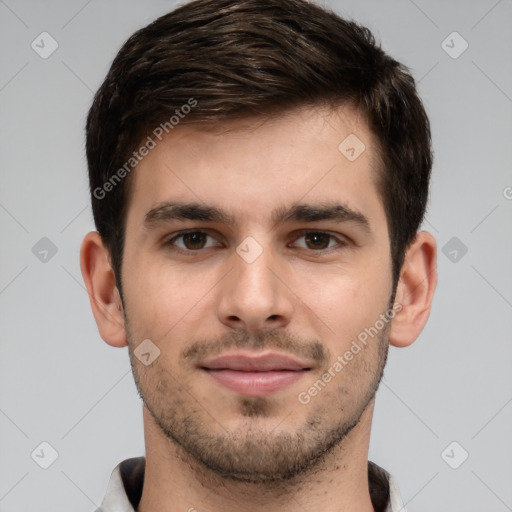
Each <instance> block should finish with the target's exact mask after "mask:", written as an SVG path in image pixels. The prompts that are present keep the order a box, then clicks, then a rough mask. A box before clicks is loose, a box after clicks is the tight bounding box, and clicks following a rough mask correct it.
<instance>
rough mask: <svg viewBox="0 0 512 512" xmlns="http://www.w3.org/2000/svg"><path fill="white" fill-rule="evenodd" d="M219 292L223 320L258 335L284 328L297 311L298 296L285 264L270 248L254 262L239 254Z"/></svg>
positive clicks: (219, 304) (234, 255)
mask: <svg viewBox="0 0 512 512" xmlns="http://www.w3.org/2000/svg"><path fill="white" fill-rule="evenodd" d="M232 261H233V267H232V270H231V271H230V272H229V273H228V274H227V276H226V278H225V279H223V280H222V281H221V283H220V288H219V290H218V293H219V295H220V296H219V300H218V302H217V303H218V310H217V313H218V317H219V320H220V321H221V322H222V323H223V324H225V325H227V326H228V327H230V328H232V329H243V330H246V331H248V332H258V331H262V330H266V329H275V328H284V327H286V325H288V324H289V322H290V320H291V318H292V314H293V310H294V295H293V292H292V291H291V289H290V288H289V287H288V286H289V285H287V282H286V281H287V277H286V271H285V268H284V267H285V265H284V264H281V265H280V264H279V262H278V261H277V258H276V257H275V255H273V254H272V252H271V251H270V250H269V249H264V250H263V252H262V253H261V254H260V255H259V256H258V258H256V259H255V260H254V261H250V260H246V259H244V258H243V257H242V256H240V255H239V254H238V253H234V254H233V256H232Z"/></svg>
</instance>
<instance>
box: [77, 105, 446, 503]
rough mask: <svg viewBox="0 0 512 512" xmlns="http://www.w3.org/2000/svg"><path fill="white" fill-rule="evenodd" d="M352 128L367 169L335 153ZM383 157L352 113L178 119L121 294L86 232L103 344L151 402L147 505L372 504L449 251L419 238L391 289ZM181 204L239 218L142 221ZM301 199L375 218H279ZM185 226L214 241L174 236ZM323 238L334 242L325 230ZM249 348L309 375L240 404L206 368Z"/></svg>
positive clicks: (85, 252) (153, 177)
mask: <svg viewBox="0 0 512 512" xmlns="http://www.w3.org/2000/svg"><path fill="white" fill-rule="evenodd" d="M351 133H353V134H356V135H357V137H358V138H359V139H360V140H361V141H363V143H364V144H365V147H366V149H365V150H364V151H363V153H362V154H361V155H360V156H359V157H358V158H357V159H356V160H355V161H353V162H351V161H349V160H348V159H347V158H345V156H344V155H342V154H341V152H340V151H339V150H338V145H339V144H340V142H341V141H343V140H344V139H345V138H346V137H347V136H348V135H349V134H351ZM378 163H379V159H378V152H377V149H376V144H375V141H374V138H373V136H372V134H371V133H370V132H369V130H368V128H367V126H366V123H365V122H364V119H362V118H361V116H360V115H359V114H358V112H357V111H356V110H354V109H352V108H350V107H349V106H344V107H340V108H339V109H338V110H337V111H335V112H334V111H330V110H325V109H320V108H317V109H311V108H309V109H308V108H303V109H296V110H293V111H290V112H288V113H286V114H285V115H280V116H278V117H276V118H274V119H272V120H267V121H265V122H263V121H261V120H260V121H258V122H256V120H255V119H245V120H238V121H231V122H229V123H224V124H222V125H221V126H219V127H217V129H215V130H205V129H201V130H200V129H199V128H198V127H197V126H194V125H179V126H177V127H176V128H175V129H174V130H173V131H172V132H171V133H170V134H169V135H168V136H167V137H166V138H164V140H163V141H162V142H159V143H158V145H157V147H156V148H154V149H152V150H151V151H150V152H149V154H148V155H147V156H146V157H145V158H144V159H143V160H142V161H141V162H140V163H139V164H138V165H137V168H136V170H135V171H134V175H133V181H132V184H131V186H132V192H133V193H132V195H131V198H130V202H129V208H128V213H127V219H126V242H125V249H124V257H123V262H122V290H123V300H121V297H120V294H119V291H118V288H117V287H116V282H115V277H114V274H113V271H112V268H111V266H110V259H109V254H108V250H107V249H106V248H105V246H104V244H103V243H102V240H101V238H100V236H99V235H98V234H97V233H96V232H92V233H89V234H88V235H87V236H86V237H85V239H84V242H83V244H82V250H81V267H82V273H83V276H84V280H85V283H86V286H87V289H88V292H89V295H90V298H91V306H92V309H93V313H94V316H95V319H96V321H97V324H98V328H99V331H100V334H101V336H102V338H103V339H104V340H105V341H106V342H107V343H108V344H110V345H112V346H116V347H123V346H127V345H128V347H129V351H130V358H131V362H132V367H133V371H134V376H135V380H136V383H137V387H138V389H139V393H140V394H141V397H142V398H143V401H144V407H143V416H144V431H145V442H146V474H145V481H144V490H143V495H142V500H141V503H140V505H139V507H138V509H137V510H138V512H149V511H150V510H162V511H174V510H189V509H191V508H194V507H195V508H196V509H197V510H200V511H211V512H213V511H220V510H223V511H225V510H230V511H242V510H243V511H260V510H268V508H269V507H272V509H277V508H279V510H284V511H286V512H291V511H303V510H323V511H325V512H330V511H333V512H334V511H339V510H344V511H354V512H355V511H358V512H370V511H373V507H372V504H371V501H370V496H369V490H368V478H367V461H368V447H369V439H370V429H371V421H372V414H373V409H374V398H375V391H376V389H377V387H378V383H379V381H380V378H381V376H382V372H383V369H384V365H385V361H386V356H387V350H388V346H389V344H391V345H394V346H398V347H403V346H408V345H410V344H411V343H412V342H413V341H414V340H415V339H416V338H417V336H418V335H419V334H420V332H421V330H422V329H423V326H424V325H425V323H426V321H427V319H428V316H429V312H430V308H431V302H432V295H433V292H434V289H435V285H436V280H437V275H436V243H435V240H434V238H433V237H432V236H431V235H430V234H429V233H427V232H423V231H422V232H419V233H418V234H417V235H416V238H415V240H414V241H413V243H412V244H411V245H410V247H409V249H408V251H407V254H406V258H405V263H404V265H403V267H402V270H401V275H400V280H399V283H398V287H397V293H396V296H395V297H392V296H391V293H392V284H393V283H392V278H391V256H390V243H389V232H388V228H387V223H386V217H385V212H384V208H383V204H382V200H381V197H380V195H379V192H378V190H377V187H376V177H377V173H378V172H379V168H378ZM168 201H171V202H176V201H180V202H186V203H191V202H193V203H199V204H202V205H211V206H215V207H218V208H221V209H222V210H224V211H225V212H226V213H227V214H229V215H232V216H233V218H234V220H235V221H236V223H235V224H233V225H231V224H225V223H223V222H219V221H213V222H211V221H203V220H176V219H171V220H167V221H162V220H160V221H159V222H152V223H145V222H144V219H145V216H146V215H147V214H148V212H150V211H151V210H154V209H155V208H157V207H159V206H161V205H162V204H163V203H165V202H168ZM296 203H300V204H311V205H313V204H314V205H318V204H321V203H322V204H326V203H341V204H343V205H345V206H346V207H348V208H350V209H351V210H352V211H354V212H357V213H359V214H361V215H363V216H364V217H365V218H366V219H367V221H368V225H367V226H366V227H365V226H364V225H362V224H361V223H359V222H357V221H354V220H345V221H343V222H337V221H335V220H332V219H324V220H317V221H313V222H311V221H309V222H305V221H297V220H294V221H282V222H279V223H277V224H275V223H274V222H272V218H271V213H272V212H273V211H274V210H275V209H277V208H285V209H286V208H289V207H291V206H293V205H294V204H296ZM182 230H200V231H202V232H204V233H206V234H207V235H208V236H204V237H203V236H202V235H196V236H195V237H192V238H190V236H189V237H188V238H184V237H181V238H176V237H177V236H178V234H179V232H180V231H182ZM300 230H306V231H307V232H306V233H303V232H302V233H301V232H300ZM318 232H322V233H327V234H328V235H332V237H329V236H326V235H323V236H322V235H316V236H315V235H313V237H311V234H312V233H313V234H314V233H318ZM308 233H309V235H308ZM247 237H252V238H253V239H254V240H255V241H256V242H257V244H259V248H260V250H262V252H261V254H259V256H258V257H257V258H256V259H255V260H254V261H252V262H251V263H249V262H248V261H246V260H245V259H244V258H242V257H241V256H240V254H241V253H237V250H236V249H237V247H242V248H246V249H247V247H248V246H245V245H244V244H242V242H244V241H245V240H246V238H247ZM241 244H242V245H241ZM251 247H252V248H249V251H255V250H256V249H254V247H256V248H258V245H256V246H251ZM187 248H188V249H187ZM252 254H253V255H254V254H255V253H254V252H252ZM393 299H394V303H395V305H396V304H398V305H399V312H397V313H396V314H395V315H394V318H393V319H392V320H391V321H389V322H387V323H386V324H385V326H384V327H383V328H382V329H380V330H379V333H378V335H375V336H373V337H371V338H369V340H368V343H367V344H366V345H363V344H361V343H359V345H360V347H361V350H360V351H359V352H358V353H357V354H356V355H354V356H353V358H352V359H351V360H350V361H349V362H348V363H347V364H346V365H345V366H344V367H343V369H342V370H341V371H337V372H335V377H334V378H332V379H331V380H330V381H329V382H328V383H327V384H326V385H325V386H324V387H321V390H320V391H318V392H317V393H316V394H315V396H310V401H309V402H308V403H307V404H305V403H301V401H299V400H298V396H299V394H300V393H301V392H307V391H308V390H309V389H311V387H312V386H313V385H314V383H315V382H317V381H318V379H320V378H321V377H322V375H325V374H326V372H328V370H329V368H331V372H332V368H333V364H334V363H335V361H336V360H337V358H338V356H343V354H345V353H346V351H347V350H349V349H350V347H351V344H352V342H353V341H354V340H357V335H358V334H360V333H361V332H363V331H364V330H365V329H366V328H369V327H371V326H375V325H376V321H377V320H378V319H379V318H382V317H380V316H379V315H381V314H383V313H385V312H386V311H387V310H388V309H389V306H390V305H391V304H393ZM145 339H149V340H151V342H152V343H154V345H155V346H156V347H158V349H159V351H160V354H159V356H158V357H157V358H156V359H155V360H154V361H153V362H152V364H151V365H148V366H146V365H144V364H142V363H141V361H140V360H139V359H138V358H137V357H136V356H135V355H134V350H135V349H136V348H137V347H138V346H139V344H140V343H141V342H142V340H145ZM237 347H238V350H244V351H246V352H250V353H256V352H259V353H263V352H268V351H271V350H273V351H277V352H279V353H282V354H289V355H292V356H294V357H295V358H298V359H300V360H301V361H302V362H304V364H305V365H306V366H307V367H308V368H309V371H307V372H303V374H302V376H301V377H300V378H299V379H298V380H297V381H295V382H294V383H292V384H291V385H290V386H288V387H286V388H284V389H280V390H278V391H276V392H274V393H271V394H270V395H267V396H265V397H250V396H242V395H240V394H238V393H236V392H234V391H232V390H230V389H227V388H225V387H224V386H221V385H220V384H218V383H217V382H216V381H215V380H214V379H212V377H211V376H210V375H209V374H207V373H206V372H204V371H203V370H201V368H199V367H198V365H200V363H201V361H203V360H204V358H205V357H210V356H212V355H218V354H222V353H227V352H228V351H233V350H236V349H237Z"/></svg>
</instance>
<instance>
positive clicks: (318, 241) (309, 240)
mask: <svg viewBox="0 0 512 512" xmlns="http://www.w3.org/2000/svg"><path fill="white" fill-rule="evenodd" d="M331 238H332V237H331V236H330V235H327V234H326V233H308V234H307V235H306V236H305V237H304V239H305V241H306V245H307V246H308V249H327V247H329V241H330V239H331Z"/></svg>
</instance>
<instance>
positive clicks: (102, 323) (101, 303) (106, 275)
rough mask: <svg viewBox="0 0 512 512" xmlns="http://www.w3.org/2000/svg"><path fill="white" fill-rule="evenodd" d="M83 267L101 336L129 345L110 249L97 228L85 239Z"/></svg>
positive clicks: (118, 343)
mask: <svg viewBox="0 0 512 512" xmlns="http://www.w3.org/2000/svg"><path fill="white" fill-rule="evenodd" d="M80 268H81V270H82V276H83V279H84V282H85V286H86V288H87V292H88V293H89V301H90V303H91V308H92V312H93V315H94V318H95V320H96V324H97V325H98V330H99V332H100V335H101V337H102V338H103V340H104V341H105V342H106V343H108V344H109V345H111V346H113V347H124V346H126V345H127V341H126V332H125V327H124V316H123V308H122V301H121V296H120V294H119V291H118V289H117V286H116V279H115V275H114V271H113V270H112V266H111V265H110V259H109V251H108V249H107V248H106V247H105V245H104V243H103V240H102V239H101V236H100V235H99V233H98V232H97V231H91V232H90V233H88V234H87V235H86V236H85V238H84V240H83V242H82V247H81V249H80Z"/></svg>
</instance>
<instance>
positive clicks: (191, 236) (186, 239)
mask: <svg viewBox="0 0 512 512" xmlns="http://www.w3.org/2000/svg"><path fill="white" fill-rule="evenodd" d="M207 236H208V235H206V234H205V233H201V232H195V233H185V234H184V235H183V244H184V245H185V247H186V248H187V249H190V250H194V249H202V248H203V246H204V244H205V242H206V238H207Z"/></svg>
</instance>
